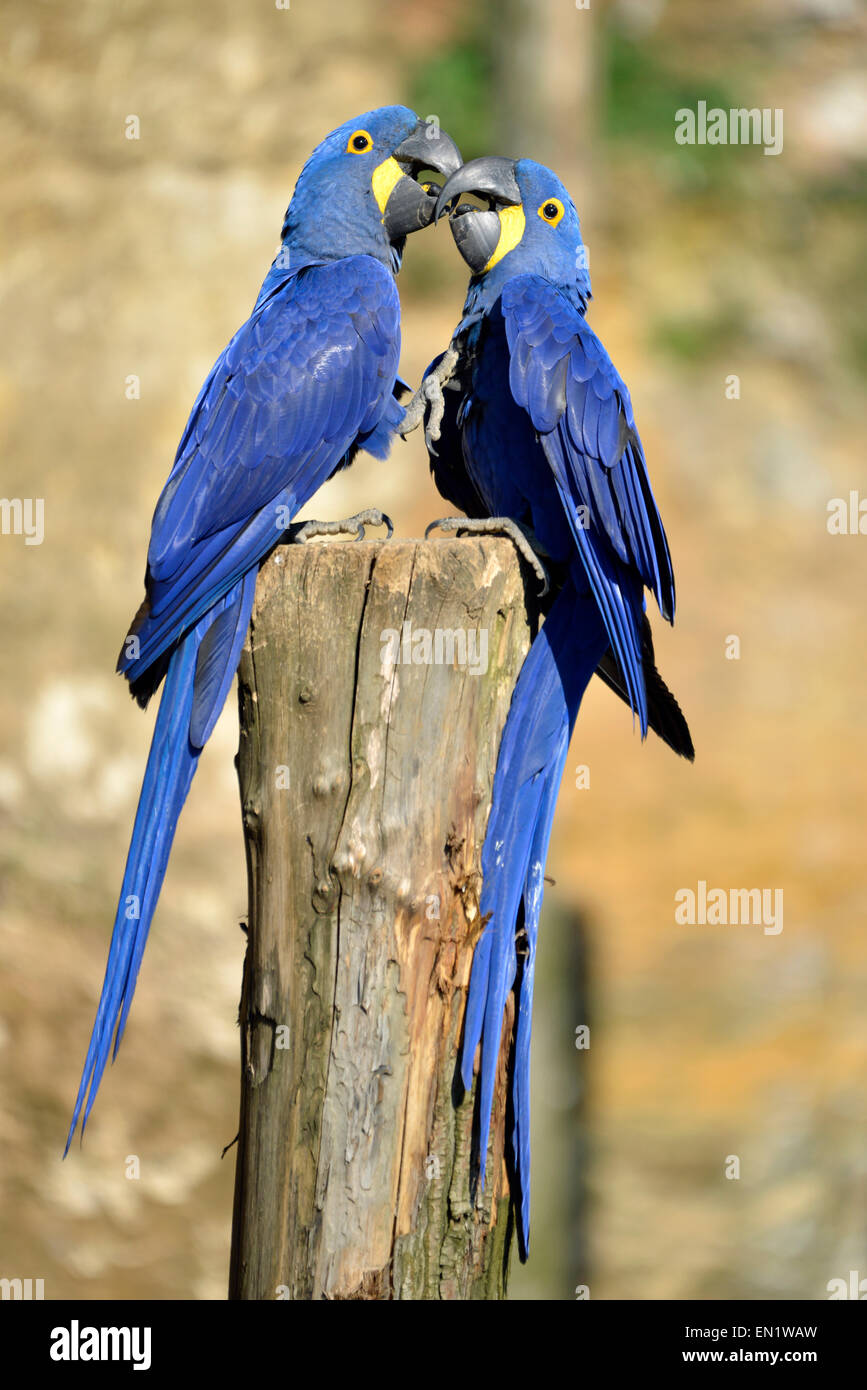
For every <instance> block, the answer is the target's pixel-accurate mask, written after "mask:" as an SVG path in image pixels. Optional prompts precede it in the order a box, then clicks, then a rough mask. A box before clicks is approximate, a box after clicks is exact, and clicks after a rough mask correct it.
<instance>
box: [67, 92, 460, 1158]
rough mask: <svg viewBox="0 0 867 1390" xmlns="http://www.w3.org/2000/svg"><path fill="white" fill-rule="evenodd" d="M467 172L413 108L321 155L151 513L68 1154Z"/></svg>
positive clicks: (375, 427) (368, 118) (387, 113)
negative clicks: (422, 251) (306, 536)
mask: <svg viewBox="0 0 867 1390" xmlns="http://www.w3.org/2000/svg"><path fill="white" fill-rule="evenodd" d="M460 163H461V158H460V154H459V152H458V150H457V147H456V146H455V144H454V142H453V141H452V140H451V139H450V138H449V136H448V135H446V134H445V132H443V131H440V130H439V128H438V126H436V124H435V123H430V124H426V123H425V122H423V121H420V120H419V119H418V117H417V116H416V115H415V114H414V112H412V111H410V110H408V109H407V108H406V107H405V106H386V107H382V108H381V109H379V110H376V111H368V112H366V113H365V114H364V115H362V116H359V117H357V118H356V119H355V120H352V121H347V122H346V123H345V124H344V125H342V126H340V127H339V129H337V130H335V131H333V132H332V133H331V134H330V135H329V136H328V137H327V138H326V139H325V140H323V142H322V143H321V144H320V145H319V146H318V147H317V148H316V149H315V150H314V152H313V154H312V155H311V156H310V158H309V159H308V161H307V163H306V164H305V166H304V168H303V170H302V172H301V174H300V176H299V178H298V182H297V184H296V186H295V192H294V194H293V197H292V201H291V203H290V204H289V208H288V211H287V213H286V217H285V220H284V223H283V231H282V238H281V241H282V244H281V247H280V250H279V252H278V255H277V257H276V258H275V260H274V262H273V264H272V266H271V268H270V270H269V271H268V274H267V275H266V276H265V280H264V283H263V285H262V288H261V290H260V292H259V297H258V299H257V300H256V304H255V306H254V308H253V312H252V313H251V315H250V317H249V319H248V320H247V322H246V323H245V324H244V325H243V327H242V328H240V329H239V330H238V332H237V333H236V334H235V336H234V338H233V339H232V341H231V342H230V343H229V345H228V347H226V348H225V350H224V351H223V352H222V353H221V354H220V356H219V357H218V359H217V361H216V363H215V364H214V366H213V368H212V370H211V372H210V375H209V376H208V378H207V380H206V381H205V384H204V386H203V387H202V389H201V391H200V392H199V396H198V399H197V401H196V403H195V405H194V406H193V410H192V414H191V415H190V418H189V421H188V422H187V427H186V429H185V430H184V434H183V437H182V439H181V442H180V445H179V447H178V452H177V456H176V458H175V462H174V466H173V468H172V471H171V474H170V476H169V479H168V482H167V483H166V486H165V488H164V489H163V492H162V495H161V497H160V499H159V502H158V503H157V507H156V511H155V513H154V518H153V526H152V530H151V540H150V547H149V550H148V559H147V570H146V574H145V598H144V602H143V603H142V605H141V608H140V609H139V611H138V613H137V614H136V616H135V618H134V619H133V622H132V625H131V627H130V631H129V634H128V635H127V638H126V640H125V642H124V645H123V649H122V651H121V654H120V657H119V660H118V670H119V671H121V672H123V674H124V676H125V677H126V679H127V680H128V681H129V683H130V688H131V691H132V693H133V695H134V696H135V698H136V699H137V700H138V702H139V704H141V705H142V706H144V705H146V704H147V702H148V700H149V699H150V697H151V696H152V695H153V694H154V692H155V690H156V689H157V687H158V686H159V684H160V682H161V681H162V679H163V677H165V686H164V689H163V694H162V699H161V701H160V707H159V713H158V715H157V720H156V726H155V729H154V735H153V742H152V744H151V750H150V754H149V757H148V762H147V768H146V770H145V775H144V783H143V786H142V791H141V797H140V800H139V804H138V810H137V812H136V817H135V824H134V827H133V832H132V842H131V844H130V849H129V856H128V858H127V864H126V872H125V874H124V879H123V887H122V888H121V893H120V903H119V905H118V909H117V915H116V918H115V924H114V930H113V933H112V938H111V947H110V950H109V956H108V965H107V967H106V972H105V980H104V983H103V987H102V994H101V997H100V1001H99V1008H98V1011H97V1015H96V1022H95V1024H94V1028H93V1034H92V1037H91V1040H90V1046H89V1048H88V1051H87V1057H86V1060H85V1064H84V1072H83V1075H82V1078H81V1085H80V1087H79V1090H78V1097H77V1099H76V1103H75V1110H74V1113H73V1116H72V1123H71V1126H70V1130H69V1138H68V1139H67V1144H66V1148H67V1150H68V1149H69V1143H70V1141H71V1139H72V1135H73V1134H74V1132H75V1128H76V1125H77V1124H78V1121H79V1118H80V1117H81V1115H82V1109H83V1112H84V1113H83V1119H82V1130H83V1129H84V1125H85V1124H86V1123H87V1118H88V1115H89V1114H90V1109H91V1106H92V1105H93V1101H94V1098H95V1096H96V1092H97V1088H98V1086H99V1083H100V1079H101V1077H102V1074H103V1070H104V1068H105V1064H106V1061H107V1059H108V1055H109V1051H110V1050H111V1046H112V1039H114V1053H115V1054H116V1052H117V1048H118V1046H119V1044H120V1039H121V1037H122V1035H123V1030H124V1027H125V1024H126V1020H127V1015H128V1013H129V1007H130V1003H131V1001H132V996H133V990H134V988H135V982H136V977H137V975H138V970H139V965H140V963H141V958H142V952H143V951H144V947H145V942H146V940H147V935H148V929H149V927H150V924H151V919H152V917H153V914H154V909H155V907H156V903H157V898H158V895H159V891H160V887H161V885H162V881H163V877H164V875H165V869H166V864H167V861H168V857H169V851H170V849H171V845H172V839H173V837H174V833H175V826H176V824H177V820H178V815H179V814H180V810H181V807H182V806H183V803H184V801H185V799H186V796H187V792H188V790H189V787H190V783H191V781H192V778H193V774H194V772H195V770H196V765H197V763H198V760H199V755H200V753H201V751H202V748H203V747H204V745H205V743H206V742H207V740H208V738H209V736H210V734H211V731H212V730H213V728H214V725H215V723H216V721H217V718H218V716H219V714H220V711H221V709H222V707H223V704H224V702H225V699H226V696H227V694H228V691H229V687H230V685H231V683H232V678H233V677H234V675H235V670H236V668H237V665H238V661H239V658H240V652H241V645H242V643H243V641H244V635H245V633H246V630H247V624H248V621H249V617H250V610H251V608H252V604H253V592H254V589H255V585H256V575H257V572H258V569H259V565H260V564H261V562H262V560H263V559H264V558H265V556H266V555H267V554H268V553H269V551H270V550H271V549H272V548H273V546H274V545H275V544H276V543H277V541H278V540H279V539H280V537H281V534H282V533H283V532H285V531H286V529H287V527H288V526H289V524H290V522H291V520H292V518H293V516H294V515H295V513H296V512H297V511H298V510H299V508H300V507H302V506H303V505H304V504H305V503H306V502H307V501H308V499H309V498H311V497H312V496H313V494H314V493H315V492H316V491H317V489H318V488H319V487H321V485H322V484H323V483H324V482H325V481H326V480H327V479H328V478H330V477H331V476H332V474H334V473H335V472H337V471H338V470H339V469H341V468H344V467H346V466H347V465H348V464H349V463H351V462H352V459H353V458H354V456H355V453H356V451H357V450H358V449H366V450H367V451H368V452H369V453H372V454H374V455H375V456H376V457H377V458H384V457H385V456H386V454H387V452H388V449H389V446H390V443H391V439H392V436H393V434H394V432H395V431H396V430H398V429H399V428H400V427H401V422H402V420H403V417H404V410H403V407H402V406H401V405H400V404H399V396H400V395H401V394H402V393H403V391H404V390H405V389H406V388H405V386H404V385H403V383H402V382H400V381H399V379H398V377H397V368H398V356H399V352H400V301H399V299H398V293H397V287H396V284H395V276H396V274H397V271H398V270H399V268H400V263H401V256H402V252H403V247H404V241H405V238H406V236H407V235H408V234H409V233H410V232H413V231H416V230H417V229H419V228H422V227H425V226H427V225H428V224H429V223H430V222H431V220H432V218H433V212H434V207H435V204H436V196H435V195H436V193H437V192H438V189H437V188H436V187H434V188H433V191H432V192H431V190H430V185H429V184H423V183H422V182H420V181H419V179H417V177H416V176H420V175H421V174H422V171H423V170H435V171H438V172H440V173H441V174H443V175H448V174H451V173H454V172H455V170H456V169H458V168H459V167H460Z"/></svg>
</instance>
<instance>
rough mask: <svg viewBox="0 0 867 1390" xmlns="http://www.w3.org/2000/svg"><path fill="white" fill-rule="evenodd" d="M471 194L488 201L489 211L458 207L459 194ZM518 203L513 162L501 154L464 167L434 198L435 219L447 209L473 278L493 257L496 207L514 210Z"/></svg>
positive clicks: (497, 226)
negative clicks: (489, 202)
mask: <svg viewBox="0 0 867 1390" xmlns="http://www.w3.org/2000/svg"><path fill="white" fill-rule="evenodd" d="M462 193H472V194H473V195H474V196H475V197H477V198H488V199H489V200H490V201H491V203H492V204H493V206H492V207H490V208H487V209H486V208H477V207H473V206H472V205H471V204H469V203H464V204H463V205H461V202H460V195H461V194H462ZM520 203H521V190H520V188H519V187H518V180H517V178H516V177H515V160H514V159H504V158H502V156H500V155H483V156H482V157H481V159H471V160H470V162H469V164H464V165H462V166H461V168H460V169H458V170H457V172H456V173H454V174H452V176H451V178H449V179H447V180H446V182H445V183H444V185H443V188H442V192H441V193H440V195H439V198H438V199H437V204H436V211H435V213H434V219H435V220H436V221H439V219H440V218H441V217H442V215H443V213H444V212H445V211H446V208H450V222H449V225H450V226H451V229H452V236H453V237H454V241H455V245H456V246H457V248H458V250H459V251H460V253H461V255H462V256H463V258H464V260H465V261H466V263H467V265H468V266H469V268H470V270H471V271H472V273H473V274H474V275H481V273H482V271H483V270H484V268H485V266H486V265H487V264H488V262H489V260H490V259H491V257H492V256H493V254H494V252H495V251H496V249H497V245H498V243H499V240H500V216H499V212H498V208H499V207H515V206H518V205H520Z"/></svg>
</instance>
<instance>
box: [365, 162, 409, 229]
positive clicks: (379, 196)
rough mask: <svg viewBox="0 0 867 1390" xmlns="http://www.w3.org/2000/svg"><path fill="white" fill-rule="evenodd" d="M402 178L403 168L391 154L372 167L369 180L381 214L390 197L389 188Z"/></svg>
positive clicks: (383, 212)
mask: <svg viewBox="0 0 867 1390" xmlns="http://www.w3.org/2000/svg"><path fill="white" fill-rule="evenodd" d="M402 178H403V170H402V169H401V167H400V165H399V164H398V162H397V160H396V159H394V158H393V156H392V155H389V156H388V159H384V160H383V161H382V163H381V164H377V166H376V168H375V169H374V171H373V177H372V179H371V180H370V182H371V187H372V188H373V196H374V198H375V199H376V201H377V204H378V206H379V210H380V212H381V213H382V214H383V215H384V214H385V205H386V203H387V202H388V200H389V198H390V197H391V190H392V189H393V188H394V185H395V184H396V183H398V182H399V181H400V179H402Z"/></svg>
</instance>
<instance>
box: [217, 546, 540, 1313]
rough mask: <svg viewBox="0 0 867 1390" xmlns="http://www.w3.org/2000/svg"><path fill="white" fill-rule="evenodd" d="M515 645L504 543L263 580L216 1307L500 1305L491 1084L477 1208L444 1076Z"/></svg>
mask: <svg viewBox="0 0 867 1390" xmlns="http://www.w3.org/2000/svg"><path fill="white" fill-rule="evenodd" d="M528 645H529V622H528V615H527V610H526V607H525V598H524V582H523V578H522V575H521V570H520V567H519V563H518V560H517V557H516V554H515V550H514V548H513V546H512V544H511V542H510V541H508V540H505V539H500V538H488V537H485V538H461V539H456V538H454V539H451V538H450V539H438V540H433V541H425V542H420V541H401V542H397V541H391V542H367V541H363V542H338V543H334V542H330V543H319V542H314V543H312V544H307V545H306V546H305V545H284V546H281V547H279V548H278V550H277V551H276V552H275V553H274V555H273V556H272V557H271V559H270V560H269V561H268V563H267V564H266V565H265V566H264V567H263V569H262V572H261V575H260V577H259V583H258V587H257V592H256V603H255V607H254V610H253V617H252V621H251V625H250V633H249V635H248V643H247V646H246V648H245V651H244V654H243V657H242V661H241V666H240V672H239V681H240V712H241V742H240V752H239V756H238V768H239V778H240V784H241V801H242V807H243V816H244V829H245V836H246V844H247V863H248V875H249V926H248V933H249V939H248V946H247V958H246V962H245V969H244V984H243V993H242V999H241V1014H240V1024H241V1052H242V1085H241V1122H240V1135H239V1142H238V1156H237V1172H236V1185H235V1213H234V1227H233V1236H232V1262H231V1276H230V1297H232V1298H239V1299H274V1298H290V1299H317V1298H335V1299H349V1298H355V1299H359V1298H361V1299H382V1300H388V1299H467V1298H481V1299H496V1298H502V1297H503V1296H504V1293H505V1285H506V1278H507V1273H508V1261H509V1254H510V1244H511V1234H512V1225H513V1222H512V1213H511V1199H510V1195H509V1184H508V1176H507V1173H506V1165H505V1162H504V1135H505V1094H506V1088H505V1074H504V1072H503V1074H502V1075H501V1076H500V1079H499V1085H498V1089H497V1095H496V1101H495V1117H494V1124H493V1134H492V1141H491V1146H490V1148H489V1152H488V1171H487V1181H486V1186H485V1190H484V1193H480V1192H477V1193H476V1195H475V1201H474V1200H473V1197H472V1195H471V1174H470V1151H471V1131H472V1115H473V1098H472V1097H470V1096H462V1095H461V1092H460V1083H459V1081H458V1080H457V1078H456V1070H457V1069H456V1062H457V1056H458V1045H459V1042H460V1029H461V1021H462V1016H463V1009H464V1003H465V998H466V985H467V981H468V979H469V969H470V962H471V957H472V947H473V945H474V943H475V940H476V939H477V936H478V933H479V930H480V919H479V912H478V898H479V889H480V876H479V864H480V856H481V846H482V841H483V838H484V831H485V823H486V820H487V815H488V810H489V806H490V795H491V785H492V781H493V774H494V768H495V765H496V754H497V748H498V745H499V739H500V734H501V731H502V727H503V723H504V721H505V717H506V713H507V710H508V706H509V701H510V699H511V694H512V689H513V686H514V683H515V680H516V677H517V674H518V671H519V670H520V666H521V662H522V661H523V658H524V655H525V654H526V651H527V647H528ZM511 1026H512V1019H511V1017H507V1018H506V1020H505V1023H504V1036H505V1035H506V1033H507V1032H508V1033H510V1032H511Z"/></svg>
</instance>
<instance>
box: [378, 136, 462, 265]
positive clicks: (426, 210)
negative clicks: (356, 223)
mask: <svg viewBox="0 0 867 1390" xmlns="http://www.w3.org/2000/svg"><path fill="white" fill-rule="evenodd" d="M392 158H393V159H394V160H396V162H397V163H398V164H399V165H400V167H401V169H403V171H404V175H403V178H401V179H398V181H397V183H396V184H395V185H394V188H393V189H392V190H391V193H390V194H389V198H388V202H387V203H386V205H385V212H384V213H383V219H382V220H383V224H384V226H385V230H386V232H387V233H388V236H389V238H390V239H391V240H398V239H399V238H401V237H405V236H409V234H410V233H411V232H417V231H420V230H421V229H422V228H423V227H429V226H430V224H431V222H433V220H434V213H435V211H436V206H437V195H438V194H439V188H438V186H437V185H436V184H431V183H428V182H426V181H424V180H421V181H420V180H419V175H420V174H422V173H423V172H424V170H425V169H430V170H432V171H433V172H434V173H437V174H442V175H443V176H444V178H446V179H448V178H449V176H450V175H453V174H455V173H457V171H458V170H459V169H460V168H461V152H460V150H459V149H458V147H457V145H456V144H455V142H454V140H453V139H452V138H451V136H450V135H447V134H446V132H445V131H444V130H440V128H439V126H438V125H437V124H436V123H435V122H433V121H419V122H418V124H417V125H416V127H415V130H413V131H412V132H411V133H410V134H409V135H408V136H407V138H406V139H405V140H402V141H401V143H400V144H399V145H398V147H397V149H396V150H393V151H392Z"/></svg>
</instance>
